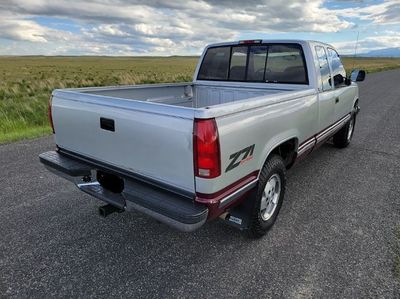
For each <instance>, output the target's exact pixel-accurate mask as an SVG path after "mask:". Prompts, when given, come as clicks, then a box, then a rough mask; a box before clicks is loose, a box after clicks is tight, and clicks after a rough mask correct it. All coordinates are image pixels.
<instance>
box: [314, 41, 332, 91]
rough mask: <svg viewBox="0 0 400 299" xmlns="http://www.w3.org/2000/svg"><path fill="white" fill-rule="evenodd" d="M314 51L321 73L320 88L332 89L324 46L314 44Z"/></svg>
mask: <svg viewBox="0 0 400 299" xmlns="http://www.w3.org/2000/svg"><path fill="white" fill-rule="evenodd" d="M315 51H316V53H317V58H318V63H319V71H320V73H321V85H322V90H323V91H325V90H330V89H332V85H331V81H332V80H331V71H330V69H329V63H328V57H327V55H326V51H325V49H324V47H321V46H316V47H315Z"/></svg>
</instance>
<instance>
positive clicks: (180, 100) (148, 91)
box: [74, 83, 289, 108]
mask: <svg viewBox="0 0 400 299" xmlns="http://www.w3.org/2000/svg"><path fill="white" fill-rule="evenodd" d="M74 91H76V92H81V93H85V94H91V95H98V96H105V97H112V98H120V99H128V100H135V101H145V102H154V103H159V104H166V105H172V106H181V107H190V108H204V107H210V106H214V105H218V104H224V103H230V102H236V101H240V100H245V99H251V98H254V97H258V96H265V95H275V94H277V93H281V92H287V91H289V90H288V89H272V88H270V89H266V88H265V85H264V86H263V88H259V87H254V88H243V87H239V86H229V85H227V86H222V85H219V86H215V85H212V84H210V85H200V84H193V83H177V84H151V85H138V86H134V85H133V86H114V87H101V88H83V89H75V90H74Z"/></svg>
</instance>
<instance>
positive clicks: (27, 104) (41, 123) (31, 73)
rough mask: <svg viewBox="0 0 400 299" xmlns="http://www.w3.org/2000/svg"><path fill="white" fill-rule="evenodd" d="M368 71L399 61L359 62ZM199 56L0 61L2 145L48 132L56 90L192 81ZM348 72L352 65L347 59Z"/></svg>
mask: <svg viewBox="0 0 400 299" xmlns="http://www.w3.org/2000/svg"><path fill="white" fill-rule="evenodd" d="M354 61H355V68H363V69H366V70H367V71H368V72H375V71H381V70H386V69H392V68H397V67H400V59H390V58H376V59H375V58H357V59H355V60H354ZM196 63H197V57H0V143H5V142H11V141H15V140H19V139H23V138H34V137H38V136H42V135H46V134H49V133H50V129H49V125H48V119H47V105H48V99H49V96H50V94H51V91H52V90H53V89H55V88H69V87H85V86H104V85H121V84H122V85H123V84H143V83H159V82H183V81H191V80H192V75H193V72H194V69H195V67H196ZM344 63H345V66H346V69H350V68H352V65H353V60H352V59H351V58H348V57H345V58H344Z"/></svg>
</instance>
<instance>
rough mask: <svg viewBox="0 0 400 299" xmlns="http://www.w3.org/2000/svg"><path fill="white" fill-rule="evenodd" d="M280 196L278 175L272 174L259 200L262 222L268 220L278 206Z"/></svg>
mask: <svg viewBox="0 0 400 299" xmlns="http://www.w3.org/2000/svg"><path fill="white" fill-rule="evenodd" d="M280 195H281V178H280V177H279V175H278V174H276V173H275V174H273V175H272V176H271V177H270V178H269V180H268V182H267V184H266V185H265V188H264V192H263V194H262V198H261V204H260V214H261V218H262V219H263V220H264V221H267V220H269V219H270V218H271V217H272V215H273V214H274V212H275V210H276V207H277V206H278V202H279V197H280Z"/></svg>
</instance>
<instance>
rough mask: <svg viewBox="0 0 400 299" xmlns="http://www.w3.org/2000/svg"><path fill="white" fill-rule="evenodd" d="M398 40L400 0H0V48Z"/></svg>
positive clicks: (145, 49)
mask: <svg viewBox="0 0 400 299" xmlns="http://www.w3.org/2000/svg"><path fill="white" fill-rule="evenodd" d="M357 35H359V42H358V46H357V48H358V49H357V52H358V53H366V52H368V51H371V50H377V49H382V48H394V47H400V0H387V1H383V0H375V1H372V0H371V1H370V0H354V1H351V0H349V1H346V0H336V1H334V0H305V1H297V0H284V1H283V0H258V1H256V0H247V1H246V0H245V1H243V0H242V1H240V0H219V1H218V0H203V1H193V0H176V1H172V0H0V55H111V56H123V55H129V56H133V55H146V56H147V55H157V56H158V55H162V56H164V55H165V56H169V55H199V54H201V51H202V49H203V48H204V46H205V45H207V44H210V43H215V42H224V41H232V40H242V39H312V40H318V41H323V42H327V43H330V44H333V45H334V46H335V47H337V48H338V50H339V53H340V54H353V53H354V51H355V43H356V39H357Z"/></svg>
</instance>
